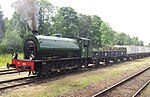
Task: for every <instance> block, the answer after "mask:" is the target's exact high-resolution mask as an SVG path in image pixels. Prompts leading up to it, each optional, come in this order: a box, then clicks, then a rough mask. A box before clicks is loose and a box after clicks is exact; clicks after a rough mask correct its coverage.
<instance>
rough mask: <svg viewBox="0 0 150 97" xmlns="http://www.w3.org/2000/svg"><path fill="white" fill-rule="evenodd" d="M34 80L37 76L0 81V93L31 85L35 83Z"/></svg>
mask: <svg viewBox="0 0 150 97" xmlns="http://www.w3.org/2000/svg"><path fill="white" fill-rule="evenodd" d="M36 78H37V76H30V77H23V78H16V79H11V80H5V81H0V91H2V90H5V89H10V88H13V87H17V86H23V85H27V84H30V83H33V82H35V81H36Z"/></svg>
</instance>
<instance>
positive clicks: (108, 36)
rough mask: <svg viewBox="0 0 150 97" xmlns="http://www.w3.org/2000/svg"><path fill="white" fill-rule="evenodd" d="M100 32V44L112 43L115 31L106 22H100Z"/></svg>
mask: <svg viewBox="0 0 150 97" xmlns="http://www.w3.org/2000/svg"><path fill="white" fill-rule="evenodd" d="M101 32H102V45H103V46H105V45H113V44H114V43H113V40H114V35H115V33H116V32H115V31H113V30H112V28H111V27H110V25H109V24H108V23H105V22H102V25H101Z"/></svg>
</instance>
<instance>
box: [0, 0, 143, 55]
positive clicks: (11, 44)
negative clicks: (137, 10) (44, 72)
mask: <svg viewBox="0 0 150 97" xmlns="http://www.w3.org/2000/svg"><path fill="white" fill-rule="evenodd" d="M38 5H39V6H40V12H39V14H40V16H39V23H40V26H39V29H38V31H39V33H40V34H41V35H53V34H55V33H60V34H62V36H63V37H77V36H79V37H86V38H90V39H91V42H92V43H91V44H92V45H93V48H94V49H99V48H100V47H102V46H105V45H112V46H113V45H140V46H143V45H144V42H143V41H141V40H139V39H138V37H132V38H131V37H130V36H129V35H127V34H125V33H124V32H121V33H120V32H116V31H114V30H113V29H112V28H111V26H110V25H109V24H108V23H106V22H104V21H103V20H101V17H99V16H97V15H84V14H79V13H77V12H76V11H75V10H74V9H73V8H71V7H60V8H58V7H55V6H53V5H52V4H51V3H50V2H48V0H39V1H38ZM30 30H31V29H30V28H29V27H28V25H27V24H26V22H25V21H22V20H20V16H19V15H17V14H16V12H14V14H13V17H12V18H11V19H10V20H8V19H7V18H4V19H3V12H2V11H0V54H1V53H6V52H7V53H9V52H10V51H21V43H22V40H23V39H24V37H25V36H26V35H28V34H29V33H31V31H30Z"/></svg>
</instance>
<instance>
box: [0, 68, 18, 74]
mask: <svg viewBox="0 0 150 97" xmlns="http://www.w3.org/2000/svg"><path fill="white" fill-rule="evenodd" d="M13 73H18V71H17V70H16V69H8V70H0V75H6V74H13Z"/></svg>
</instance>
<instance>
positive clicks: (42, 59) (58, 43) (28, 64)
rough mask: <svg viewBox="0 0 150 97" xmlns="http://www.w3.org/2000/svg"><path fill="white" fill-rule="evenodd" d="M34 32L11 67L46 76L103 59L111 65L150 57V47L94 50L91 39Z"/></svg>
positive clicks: (15, 55) (24, 43)
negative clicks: (22, 53)
mask: <svg viewBox="0 0 150 97" xmlns="http://www.w3.org/2000/svg"><path fill="white" fill-rule="evenodd" d="M32 33H33V34H31V35H28V36H26V37H25V38H24V41H23V52H24V59H18V58H17V57H18V54H16V53H15V54H14V56H13V59H12V63H11V64H9V63H7V68H9V67H12V68H16V69H17V70H18V71H29V75H30V73H31V72H32V74H38V75H39V76H40V77H43V76H50V75H53V74H54V73H56V72H61V71H67V70H79V69H81V68H83V67H88V66H89V65H88V64H89V63H91V64H95V65H94V66H96V67H97V66H99V65H100V62H105V64H106V65H108V64H109V63H110V62H113V63H117V62H118V61H120V62H122V61H125V60H131V59H136V58H141V57H146V56H150V48H148V47H142V46H141V47H139V46H138V47H137V46H116V47H117V48H118V47H119V49H108V50H103V51H92V46H91V43H90V39H87V38H82V37H74V38H62V37H61V35H59V34H57V35H55V36H42V35H38V32H37V31H32ZM120 48H123V49H120ZM137 48H138V50H139V51H137ZM135 49H136V50H135Z"/></svg>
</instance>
